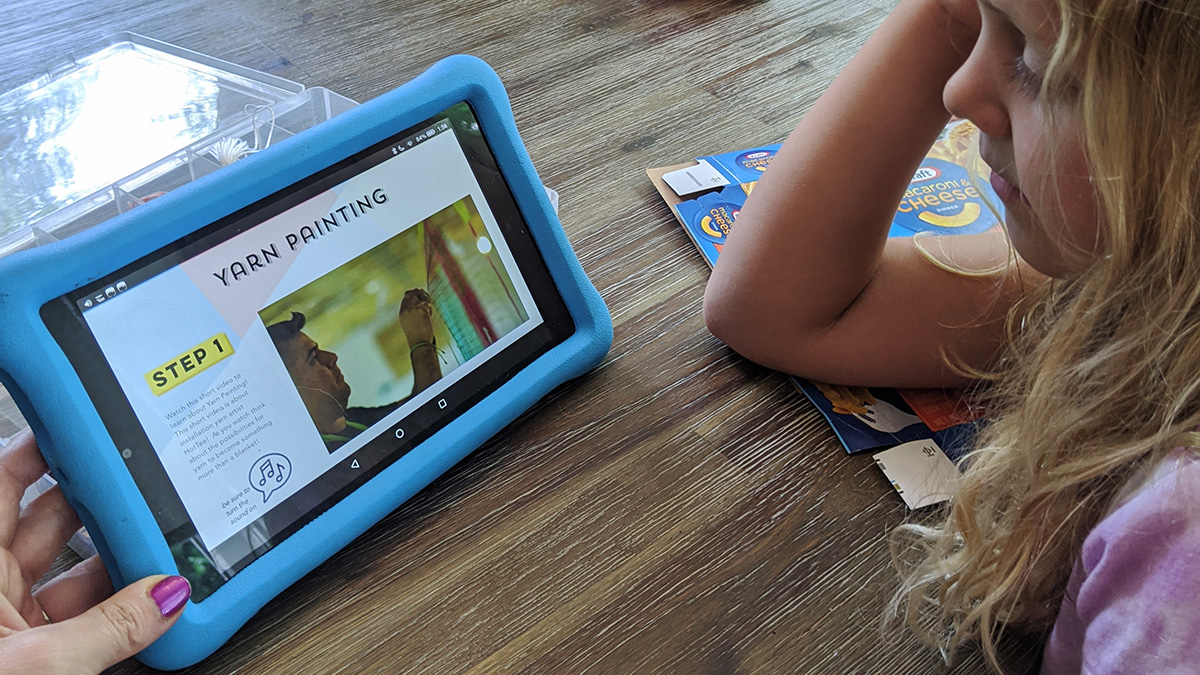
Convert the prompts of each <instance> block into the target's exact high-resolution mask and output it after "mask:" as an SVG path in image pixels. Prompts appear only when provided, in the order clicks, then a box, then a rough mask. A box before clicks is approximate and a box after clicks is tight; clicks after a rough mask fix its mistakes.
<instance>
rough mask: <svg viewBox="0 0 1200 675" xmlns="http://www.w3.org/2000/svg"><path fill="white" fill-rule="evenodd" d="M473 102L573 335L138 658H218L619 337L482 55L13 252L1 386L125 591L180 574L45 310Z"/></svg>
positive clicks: (3, 283) (438, 68) (4, 269)
mask: <svg viewBox="0 0 1200 675" xmlns="http://www.w3.org/2000/svg"><path fill="white" fill-rule="evenodd" d="M460 101H467V102H469V103H470V104H471V106H472V107H473V109H474V111H475V113H476V115H477V117H478V119H479V123H480V125H481V127H482V129H483V130H484V132H485V134H486V135H487V138H488V141H489V144H490V146H491V148H492V151H493V152H494V154H495V157H496V160H497V163H498V164H499V167H500V169H501V171H502V172H503V174H504V176H505V178H506V179H507V181H508V182H509V185H510V187H511V189H512V192H513V194H514V197H515V199H516V202H517V205H518V207H519V208H520V210H521V212H522V214H523V215H524V216H525V218H526V220H527V221H528V224H529V228H530V231H531V233H532V236H533V238H534V240H535V242H536V244H537V246H538V248H539V250H540V252H541V254H542V256H543V258H544V259H545V262H546V265H547V267H548V269H549V271H550V275H551V277H552V278H553V281H554V283H555V285H556V286H557V288H558V291H559V293H560V294H561V296H562V298H563V300H564V301H565V304H566V306H567V308H568V310H569V312H570V314H571V316H572V318H573V319H574V322H575V325H576V332H575V333H574V335H572V336H571V337H570V338H568V339H567V340H566V341H565V342H564V343H562V344H559V345H558V346H556V347H553V348H552V349H550V351H548V352H546V353H545V354H543V355H542V356H540V357H538V358H537V359H536V360H535V361H534V362H533V363H531V364H530V365H529V366H527V367H525V368H524V369H523V370H521V371H520V372H519V373H518V374H517V375H516V376H515V377H513V378H512V379H511V380H509V381H508V382H505V383H504V384H503V385H501V386H500V387H499V389H497V390H496V391H494V392H493V393H492V394H490V395H488V396H487V397H486V398H485V399H484V400H482V401H481V402H480V403H478V404H476V405H475V406H474V407H472V408H471V409H469V410H468V411H467V412H465V413H464V414H463V415H461V416H460V417H458V418H457V419H455V420H453V421H452V422H451V423H450V424H448V425H447V426H445V427H444V428H442V429H441V430H440V431H438V432H436V433H435V434H434V435H433V436H431V437H430V438H428V439H427V440H425V441H424V442H423V443H421V444H420V445H418V446H416V447H415V448H414V449H413V450H412V451H411V452H409V453H408V454H406V455H404V456H403V457H401V458H400V459H399V460H397V461H396V462H395V463H393V464H392V465H390V466H388V467H387V468H385V469H384V470H383V471H382V472H380V473H379V474H378V475H376V476H375V477H374V478H372V479H371V480H369V481H368V482H366V483H365V484H364V485H362V486H361V487H360V488H359V489H357V490H356V491H354V492H353V493H351V494H350V495H349V496H347V497H346V498H344V499H343V500H342V501H341V502H339V503H338V504H336V505H335V506H333V507H332V508H331V509H330V510H328V511H326V512H325V513H324V514H322V515H320V516H318V517H317V518H316V519H315V520H313V521H312V522H311V523H309V524H308V525H307V526H305V527H303V528H302V529H300V530H299V531H298V532H296V533H295V534H293V535H292V536H290V537H288V538H287V539H286V540H284V541H283V542H282V543H280V544H279V545H278V546H276V547H275V548H273V549H271V550H270V551H268V552H267V553H266V554H265V555H264V556H263V557H262V558H260V559H258V560H257V561H255V562H253V563H251V564H250V565H249V566H248V567H246V568H245V569H243V570H242V571H240V572H238V573H237V574H235V575H234V576H233V577H232V578H230V579H229V580H228V581H227V582H226V583H225V584H224V585H223V586H221V587H220V588H219V589H217V590H216V591H215V592H214V593H213V594H212V595H211V596H209V597H208V598H207V599H205V600H204V601H203V602H200V603H196V604H192V603H189V604H188V606H187V607H186V608H185V610H184V612H183V614H182V616H181V617H180V619H179V621H178V623H177V624H176V625H175V626H174V627H172V629H171V630H170V631H169V632H168V633H167V634H166V635H164V636H163V637H162V638H161V639H159V640H158V641H157V642H156V643H155V644H153V645H152V646H150V647H149V648H147V649H146V650H144V651H143V652H142V653H141V654H140V655H139V658H141V660H143V661H144V662H145V663H147V664H149V665H151V666H154V667H156V668H164V669H175V668H182V667H185V666H188V665H191V664H193V663H195V662H197V661H199V660H200V659H203V658H204V657H206V656H207V655H209V654H211V653H212V652H213V651H214V650H216V649H217V648H218V647H219V646H220V645H221V644H223V643H224V642H225V641H226V640H227V639H228V638H229V637H230V636H231V635H232V634H233V633H234V632H235V631H236V630H237V629H238V628H239V627H241V626H242V625H243V624H244V623H245V622H246V621H247V620H248V619H249V618H250V617H251V616H252V615H253V614H254V613H255V612H257V611H258V610H259V609H260V608H261V607H262V606H263V605H264V604H266V602H267V601H269V600H270V599H271V598H272V597H274V596H275V595H277V594H278V593H280V592H281V591H283V590H284V589H285V588H287V587H288V586H289V585H291V584H292V583H294V582H295V581H297V580H298V579H300V578H301V577H302V576H303V575H304V574H306V573H307V572H309V571H310V570H312V569H313V568H315V567H316V566H317V565H319V564H320V563H321V562H323V561H324V560H326V559H327V558H329V557H330V556H331V555H333V554H334V553H335V552H337V551H338V550H340V549H341V548H342V547H344V546H345V545H346V544H347V543H349V542H350V541H351V540H352V539H354V538H355V537H357V536H358V535H359V534H361V533H362V532H364V531H365V530H366V529H367V528H369V527H370V526H371V525H372V524H374V523H375V522H377V521H378V520H380V519H381V518H382V517H383V516H385V515H386V514H387V513H389V512H390V511H392V510H394V509H395V508H396V507H397V506H399V505H400V504H401V503H402V502H404V501H405V500H406V499H408V498H409V497H411V496H412V495H413V494H415V493H416V492H417V491H418V490H420V489H421V488H423V487H425V486H426V485H428V484H429V483H430V482H431V481H433V480H434V479H435V478H436V477H437V476H439V475H440V474H442V473H443V472H445V471H446V470H447V469H449V468H450V467H451V466H453V465H454V464H455V463H456V462H458V461H459V460H461V459H462V458H463V457H465V456H466V455H467V454H468V453H470V452H471V451H472V450H474V449H475V448H476V447H478V446H479V445H481V444H482V443H484V442H485V441H486V440H487V439H488V438H490V437H491V436H492V435H494V434H495V433H496V432H498V431H499V430H500V429H501V428H502V427H504V426H505V425H506V424H508V423H509V422H511V421H512V420H514V419H515V418H516V417H517V416H518V415H519V414H521V413H522V412H523V411H524V410H526V409H527V408H529V407H530V406H532V405H533V404H534V403H535V402H536V401H537V400H538V399H539V398H541V397H542V396H544V395H545V394H547V393H548V392H550V391H551V390H552V389H553V388H554V387H556V386H557V385H559V384H561V383H562V382H564V381H566V380H568V379H571V378H573V377H576V376H579V375H581V374H583V373H584V372H586V371H587V370H589V369H591V368H592V367H593V366H595V365H597V364H598V363H599V362H600V361H601V360H602V359H603V358H604V355H605V354H606V353H607V351H608V348H609V347H610V345H611V344H612V335H613V334H612V320H611V318H610V317H609V314H608V310H607V308H606V307H605V305H604V303H603V301H602V300H601V298H600V295H599V293H597V292H596V290H595V288H594V287H593V286H592V284H591V283H590V282H589V281H588V279H587V277H586V276H585V274H584V272H583V269H582V268H581V267H580V265H579V262H578V260H577V259H576V257H575V255H574V253H573V252H572V250H571V247H570V244H569V243H568V242H567V239H566V236H565V235H564V233H563V231H562V229H561V226H560V225H559V223H558V219H557V217H556V216H555V214H554V212H553V210H552V209H551V206H550V203H549V201H548V199H547V196H546V193H545V192H544V191H543V189H542V187H541V182H540V180H539V179H538V176H537V174H536V173H535V171H534V169H533V165H532V163H531V162H530V159H529V155H528V153H527V152H526V151H525V148H524V146H523V144H522V143H521V140H520V137H519V136H518V133H517V129H516V125H515V123H514V121H513V117H512V111H511V108H510V107H509V103H508V98H507V95H506V93H505V91H504V88H503V85H502V84H501V82H500V80H499V78H498V77H497V76H496V74H495V73H494V72H493V71H492V70H491V68H490V67H488V66H487V64H485V63H484V62H483V61H480V60H479V59H477V58H474V57H469V56H454V57H450V58H447V59H445V60H443V61H440V62H438V63H437V64H435V65H434V66H432V67H431V68H430V69H429V70H427V71H426V72H425V73H423V74H422V75H420V76H419V77H418V78H416V79H415V80H413V81H411V82H409V83H407V84H405V85H403V86H401V87H399V88H397V89H395V90H393V91H391V92H389V93H387V94H384V95H383V96H380V97H379V98H377V99H375V100H373V101H370V102H368V103H366V104H364V105H362V106H360V107H358V108H356V109H354V110H351V111H349V112H346V113H344V114H342V115H341V116H339V117H337V118H334V119H333V120H330V121H328V122H325V123H323V124H321V125H320V126H318V127H316V128H314V129H312V130H309V131H307V132H304V133H301V134H299V135H297V136H295V137H293V138H290V139H287V140H285V141H282V142H280V143H278V144H276V145H274V146H272V147H270V148H268V149H266V150H264V151H263V152H260V153H258V154H256V155H253V156H251V157H248V158H246V159H244V160H242V161H240V162H237V163H236V164H234V165H232V166H230V167H228V168H226V169H223V170H221V171H219V172H216V173H214V174H211V175H209V176H207V177H205V178H202V179H200V180H198V181H196V182H194V183H191V184H189V185H186V186H184V187H182V188H180V189H179V190H176V191H174V192H172V193H170V194H168V195H166V196H164V197H162V198H160V199H157V200H154V201H153V202H151V203H149V204H147V205H146V206H143V207H141V208H138V209H135V210H132V211H130V212H128V213H126V214H124V215H122V216H120V217H117V218H114V219H113V220H111V221H109V222H107V223H104V224H102V225H100V226H97V227H95V228H93V229H92V230H89V231H87V232H85V233H82V234H79V235H76V236H74V237H71V238H69V239H66V240H64V241H61V242H57V243H54V244H52V245H49V246H45V247H42V248H37V249H33V250H29V251H23V252H20V253H16V254H13V255H11V256H9V257H7V258H4V259H3V260H0V326H3V327H4V329H3V333H2V334H0V381H2V382H3V384H4V385H5V387H7V388H8V389H9V391H10V393H11V394H12V395H13V398H14V399H15V400H16V402H17V404H18V406H19V407H20V409H21V411H22V413H23V414H24V415H25V416H26V418H27V419H28V421H29V423H30V425H31V426H32V427H33V430H34V432H35V434H36V436H37V439H38V442H39V445H40V448H41V450H42V453H43V454H44V455H45V457H46V460H47V462H48V463H49V465H50V467H51V469H52V471H53V473H54V475H55V477H56V478H57V479H58V480H59V483H60V485H62V488H63V492H64V494H66V496H67V499H68V501H69V502H70V503H71V505H72V506H74V507H75V509H76V510H77V511H78V512H79V514H80V516H81V518H82V519H83V522H84V524H85V525H86V526H87V528H88V530H89V532H90V533H91V534H92V537H93V539H94V541H95V542H96V544H97V548H98V549H99V551H100V555H101V557H102V558H103V559H104V563H105V565H106V566H107V568H108V570H109V572H110V574H111V575H112V577H113V581H114V584H115V585H116V586H117V587H121V586H123V585H125V584H126V583H127V582H129V581H133V580H136V579H139V578H141V577H143V576H146V575H150V574H174V573H176V567H175V563H174V562H173V559H172V557H171V554H170V552H169V551H168V548H167V544H166V541H165V540H164V538H163V535H162V534H161V532H160V530H159V528H158V526H157V524H156V523H155V520H154V518H153V516H152V515H151V513H150V510H149V508H148V507H147V506H146V503H145V501H144V500H143V498H142V496H141V494H140V493H139V491H138V489H137V487H136V485H135V483H134V481H133V479H132V478H131V476H130V474H129V471H128V469H127V468H126V467H125V465H124V463H123V461H122V459H121V457H120V454H119V451H118V450H117V448H116V447H115V446H114V444H113V442H112V440H111V438H110V437H109V435H108V433H107V432H106V430H105V427H104V425H103V424H102V422H101V418H100V416H99V415H98V413H97V412H96V409H95V407H94V406H93V403H92V401H91V399H90V398H89V397H88V395H87V394H86V393H85V391H84V387H83V385H82V384H81V382H80V379H79V377H78V376H77V375H76V373H75V371H74V370H73V369H72V367H71V365H70V363H69V362H68V360H67V358H66V357H65V356H64V354H63V352H62V350H61V349H60V348H59V347H58V345H57V343H56V342H55V340H54V339H53V338H52V337H51V335H50V333H49V332H48V330H47V328H46V326H45V324H44V323H43V321H42V320H41V318H40V316H39V310H40V308H41V307H42V305H43V304H45V303H47V302H49V301H51V300H53V299H55V298H58V297H60V296H62V295H64V294H66V293H69V292H71V291H73V290H75V289H77V288H79V287H80V286H82V285H84V284H86V283H88V282H90V281H94V280H96V279H99V278H101V277H103V276H105V275H107V274H111V273H112V272H114V271H115V270H117V269H119V268H121V267H123V266H125V265H127V264H129V263H131V262H133V261H135V260H137V259H139V258H141V257H142V256H144V255H147V254H149V253H151V252H153V251H155V250H157V249H159V248H161V247H163V246H165V245H167V244H170V243H171V242H174V241H176V240H178V239H180V238H181V237H184V236H185V235H187V234H189V233H191V232H193V231H195V230H197V229H200V228H202V227H204V226H206V225H208V224H210V223H212V222H214V221H216V220H217V219H219V218H221V217H224V216H226V215H228V214H230V213H233V212H235V211H237V210H239V209H240V208H242V207H244V206H246V205H248V204H251V203H253V202H255V201H257V200H259V199H261V198H263V197H265V196H267V195H270V194H272V193H274V192H276V191H278V190H280V189H282V188H285V187H287V186H288V185H291V184H292V183H294V182H296V181H298V180H300V179H303V178H305V177H307V176H309V175H311V174H313V173H315V172H317V171H319V170H321V169H323V168H325V167H327V166H330V165H332V164H334V163H336V162H338V161H340V160H342V159H344V158H346V157H348V156H350V155H352V154H354V153H355V152H358V151H360V150H363V149H364V148H367V147H370V146H372V145H373V144H375V143H378V142H381V141H383V140H384V139H386V138H388V137H389V136H391V135H393V134H395V133H398V132H399V131H402V130H404V129H405V128H407V127H409V126H412V125H414V124H417V123H419V122H421V121H422V120H425V119H428V118H430V117H431V116H433V115H436V114H437V113H439V112H440V111H442V110H444V109H446V108H448V107H450V106H451V105H454V104H456V103H458V102H460Z"/></svg>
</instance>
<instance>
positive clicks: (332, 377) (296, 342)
mask: <svg viewBox="0 0 1200 675" xmlns="http://www.w3.org/2000/svg"><path fill="white" fill-rule="evenodd" d="M432 318H433V304H432V301H431V300H430V297H429V294H428V293H426V292H425V291H424V290H422V289H419V288H415V289H412V290H410V291H407V292H406V293H405V294H404V298H403V299H402V300H401V301H400V313H399V319H400V329H401V330H402V331H404V335H405V337H406V338H407V339H408V345H409V358H410V359H411V361H412V371H413V389H412V392H411V393H410V394H409V395H408V396H407V397H405V398H403V399H400V400H399V401H396V402H394V403H390V404H388V405H382V406H378V407H374V408H361V407H353V408H352V407H349V401H350V383H349V382H347V381H346V378H345V377H343V376H342V371H341V369H340V368H338V365H337V362H338V355H337V354H335V353H333V352H331V351H327V350H324V349H321V347H320V345H318V344H317V342H316V341H315V340H313V339H312V338H311V337H309V336H308V335H306V334H305V333H304V332H303V331H302V329H303V328H304V323H305V317H304V315H303V314H301V313H300V312H292V316H291V318H290V319H287V320H286V321H280V322H279V323H275V324H272V325H270V326H268V327H267V333H268V334H269V335H270V336H271V340H272V341H273V342H274V343H275V348H276V349H277V350H278V351H279V356H280V358H282V359H283V363H284V365H285V366H286V367H287V370H288V374H289V375H291V376H292V382H293V383H295V385H296V389H297V390H298V391H299V392H300V398H301V399H302V400H303V401H304V405H305V407H306V408H307V409H308V413H309V415H310V416H312V420H313V423H314V424H316V426H317V431H318V432H320V434H321V438H322V439H323V440H324V441H325V447H326V449H327V450H329V452H333V451H334V450H337V449H338V448H340V447H341V446H342V445H344V444H345V443H346V442H347V441H349V440H350V439H352V438H354V437H355V436H357V435H358V434H360V433H362V432H363V431H365V430H366V429H367V428H368V427H370V426H371V425H372V424H375V423H376V422H378V421H379V420H381V419H383V418H384V417H385V416H387V414H388V413H390V412H392V411H393V410H395V409H396V408H398V407H399V406H400V405H402V404H403V403H404V402H405V401H407V400H408V399H410V398H412V397H413V396H415V395H417V394H418V393H420V392H421V391H423V390H424V389H425V388H427V387H429V385H431V384H433V383H434V382H437V381H438V380H439V379H440V378H441V377H442V370H441V366H440V365H439V364H438V353H437V341H436V340H435V338H434V335H433V319H432Z"/></svg>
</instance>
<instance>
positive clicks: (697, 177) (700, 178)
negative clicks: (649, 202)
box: [663, 159, 729, 197]
mask: <svg viewBox="0 0 1200 675" xmlns="http://www.w3.org/2000/svg"><path fill="white" fill-rule="evenodd" d="M663 182H665V183H666V184H667V185H669V186H671V189H672V190H674V191H675V194H677V195H679V196H680V197H686V196H687V195H690V194H692V193H694V192H701V191H703V190H711V189H713V188H719V187H723V186H726V185H729V179H728V178H726V177H725V176H723V175H721V172H720V171H717V170H716V169H714V168H713V165H712V164H709V163H708V160H705V159H702V160H700V161H699V162H698V163H697V164H696V165H695V166H689V167H687V168H685V169H678V170H676V171H671V172H670V173H664V174H663Z"/></svg>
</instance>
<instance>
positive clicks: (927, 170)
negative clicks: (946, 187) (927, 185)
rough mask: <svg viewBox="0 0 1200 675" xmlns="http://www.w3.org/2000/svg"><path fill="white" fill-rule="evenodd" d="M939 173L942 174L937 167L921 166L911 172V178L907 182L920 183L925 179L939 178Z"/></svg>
mask: <svg viewBox="0 0 1200 675" xmlns="http://www.w3.org/2000/svg"><path fill="white" fill-rule="evenodd" d="M941 175H942V172H941V171H939V170H938V169H937V168H935V167H932V166H923V167H921V168H919V169H917V172H916V173H914V174H913V177H912V180H911V181H909V182H910V183H922V182H924V181H927V180H933V179H935V178H939V177H940V176H941Z"/></svg>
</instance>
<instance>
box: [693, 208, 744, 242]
mask: <svg viewBox="0 0 1200 675" xmlns="http://www.w3.org/2000/svg"><path fill="white" fill-rule="evenodd" d="M704 206H705V208H703V209H701V210H699V211H697V212H696V214H695V215H694V216H693V218H694V220H693V221H692V225H693V229H694V230H695V231H696V232H698V233H699V234H702V235H704V236H705V237H707V238H708V239H711V240H712V241H715V242H717V243H718V244H719V243H722V242H724V241H725V237H727V236H729V229H730V228H731V227H733V222H734V221H735V220H737V215H738V211H739V210H741V206H740V205H737V204H730V203H729V202H721V201H719V202H716V203H712V204H704Z"/></svg>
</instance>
